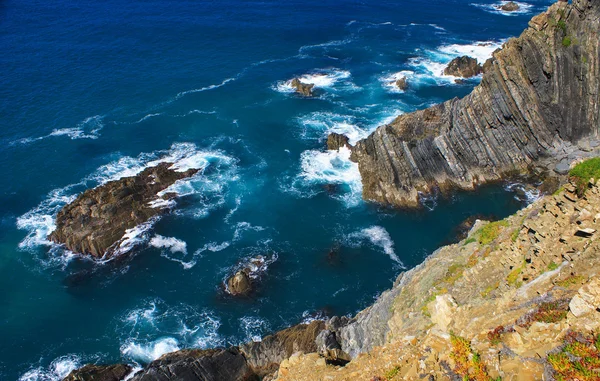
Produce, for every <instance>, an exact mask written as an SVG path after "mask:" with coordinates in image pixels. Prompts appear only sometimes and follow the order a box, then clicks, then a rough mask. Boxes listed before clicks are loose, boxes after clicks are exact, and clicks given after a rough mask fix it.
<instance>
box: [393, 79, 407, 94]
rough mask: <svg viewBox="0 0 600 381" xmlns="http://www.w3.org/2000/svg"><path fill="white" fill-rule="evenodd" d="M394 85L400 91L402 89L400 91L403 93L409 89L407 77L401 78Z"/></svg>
mask: <svg viewBox="0 0 600 381" xmlns="http://www.w3.org/2000/svg"><path fill="white" fill-rule="evenodd" d="M394 85H395V86H396V87H397V88H398V89H400V90H402V91H405V90H406V89H408V82H407V80H406V77H402V78H400V79H397V80H396V81H395V82H394Z"/></svg>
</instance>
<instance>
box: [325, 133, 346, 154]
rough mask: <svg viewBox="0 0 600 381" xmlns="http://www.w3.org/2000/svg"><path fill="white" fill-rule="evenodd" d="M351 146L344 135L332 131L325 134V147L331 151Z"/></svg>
mask: <svg viewBox="0 0 600 381" xmlns="http://www.w3.org/2000/svg"><path fill="white" fill-rule="evenodd" d="M342 147H346V148H352V146H351V145H350V139H348V137H347V136H346V135H342V134H338V133H336V132H332V133H330V134H329V135H328V136H327V149H328V150H332V151H339V150H340V148H342Z"/></svg>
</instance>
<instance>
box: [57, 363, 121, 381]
mask: <svg viewBox="0 0 600 381" xmlns="http://www.w3.org/2000/svg"><path fill="white" fill-rule="evenodd" d="M129 372H131V367H130V366H129V365H126V364H115V365H95V364H88V365H85V366H84V367H83V368H79V369H76V370H74V371H72V372H71V373H69V375H68V376H67V377H65V378H64V379H63V381H120V380H122V379H124V378H125V376H127V375H128V374H129Z"/></svg>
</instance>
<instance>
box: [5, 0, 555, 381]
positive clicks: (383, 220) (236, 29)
mask: <svg viewBox="0 0 600 381" xmlns="http://www.w3.org/2000/svg"><path fill="white" fill-rule="evenodd" d="M472 1H474V2H476V4H471V2H472ZM548 3H549V2H548V1H528V3H527V4H528V6H527V7H526V8H525V9H524V11H523V12H522V13H520V14H517V15H511V16H508V15H504V14H501V13H498V12H494V11H493V10H492V9H493V7H492V6H491V4H493V3H492V2H491V1H489V0H464V1H463V0H461V1H459V0H443V1H442V0H432V1H428V2H423V1H422V0H419V1H417V0H397V1H387V0H377V1H371V0H365V1H339V0H337V1H333V0H319V1H314V0H305V1H302V2H300V1H295V0H293V1H234V0H221V1H158V0H147V1H139V0H135V1H128V2H125V1H123V2H119V1H115V0H103V1H87V2H72V1H66V0H56V1H53V2H47V1H46V2H42V1H31V0H22V1H13V0H5V1H0V50H1V51H2V54H0V67H1V70H0V100H1V101H0V144H1V147H2V149H1V150H0V178H1V179H2V187H1V190H0V223H1V228H0V306H2V308H0V343H2V344H1V345H0V379H2V380H16V379H19V378H22V379H28V380H55V379H59V378H60V377H62V376H64V375H66V373H68V371H69V370H70V369H72V368H73V367H75V366H77V365H81V364H83V363H86V362H90V361H98V362H116V361H126V362H129V363H137V364H144V363H146V362H148V361H150V360H152V359H153V358H155V357H156V356H159V355H160V354H161V353H164V352H165V351H168V350H175V349H177V348H183V347H189V346H200V347H212V346H217V345H229V344H236V343H239V342H242V341H248V340H252V339H253V338H257V337H260V336H261V335H264V334H267V333H269V332H272V331H274V330H277V329H281V328H283V327H286V326H289V325H291V324H296V323H298V322H300V321H303V320H306V319H310V318H314V317H315V316H317V317H318V316H324V315H332V314H353V313H355V312H357V311H358V310H360V309H362V308H364V307H366V306H367V305H369V304H370V303H371V302H372V301H373V299H374V298H375V297H376V296H377V295H378V293H380V292H381V291H383V290H385V289H386V288H389V287H390V285H391V282H392V280H393V279H394V278H395V277H396V276H397V275H398V274H399V273H400V272H401V271H402V269H404V268H410V267H412V266H414V265H416V264H418V263H419V262H421V261H422V260H423V258H424V257H425V256H427V255H428V254H430V253H431V252H432V251H433V250H435V248H436V247H438V246H439V245H441V244H443V243H447V242H449V241H451V240H452V239H453V237H454V227H455V226H456V225H457V224H458V223H459V222H461V221H462V220H464V219H465V218H466V217H468V216H470V215H473V214H486V215H494V216H496V217H498V218H501V217H504V216H506V215H508V214H510V213H512V212H514V211H515V210H517V209H518V208H519V207H521V206H522V205H523V202H522V201H518V200H516V199H515V198H514V196H515V195H514V194H513V193H511V192H508V191H506V190H505V189H504V186H503V185H502V184H500V185H495V186H488V187H485V188H482V189H480V190H478V191H477V192H474V193H460V194H456V195H455V196H453V197H452V198H450V199H442V198H439V199H432V200H429V201H428V203H427V205H426V207H424V208H422V209H421V210H415V211H397V210H390V209H386V208H380V207H378V206H377V205H372V204H368V203H365V202H362V201H361V200H360V178H359V177H358V172H357V169H356V167H355V165H353V164H351V163H350V162H349V161H348V160H347V155H346V153H344V152H341V153H339V154H336V153H333V152H325V151H324V148H323V145H324V138H325V137H326V135H327V133H328V132H330V131H338V132H345V133H348V134H349V135H350V136H351V137H352V138H353V139H354V140H356V139H358V138H360V137H364V136H366V134H368V132H369V131H371V130H372V129H374V128H375V127H376V126H378V125H380V124H382V123H384V122H385V121H386V120H390V119H391V118H393V117H394V116H395V115H398V114H400V113H402V112H408V111H412V110H415V109H419V108H423V107H426V106H428V105H430V104H433V103H437V102H441V101H443V100H447V99H449V98H452V97H455V96H459V97H460V96H464V95H465V94H467V93H468V92H469V91H470V90H471V89H472V87H473V86H474V85H475V84H476V82H477V80H473V81H469V82H468V83H466V84H462V85H457V84H455V83H454V82H453V80H452V79H451V78H444V77H442V76H440V75H439V71H440V70H441V68H443V65H444V63H447V62H448V61H449V60H450V59H451V58H452V57H455V56H457V55H462V54H464V53H465V52H470V53H469V54H475V55H476V56H477V57H478V58H479V59H480V60H484V59H485V58H486V57H487V56H489V54H490V53H491V52H492V51H493V50H494V49H495V48H496V47H497V46H499V44H500V43H501V41H502V40H503V39H506V38H508V37H510V36H514V35H517V34H519V33H520V31H521V30H522V29H523V28H524V27H525V26H526V25H527V21H528V19H529V18H530V17H531V16H532V15H533V14H535V13H536V12H538V11H540V10H542V9H544V7H545V6H546V5H548ZM482 42H485V43H482ZM400 72H404V73H403V74H402V75H407V76H408V79H409V83H410V86H411V87H410V89H409V90H408V91H406V92H404V93H400V92H394V91H392V90H391V89H390V88H389V87H388V86H386V84H387V83H388V82H389V81H391V80H392V78H394V74H395V73H400ZM295 76H305V79H307V80H308V79H311V80H312V81H317V85H318V86H320V89H319V91H320V95H319V96H318V97H317V98H315V99H303V98H300V97H297V96H295V95H294V94H291V93H290V92H289V90H288V88H287V87H286V85H285V82H286V81H288V80H290V79H291V78H293V77H295ZM165 157H168V159H166V158H165ZM153 160H163V161H164V160H170V161H178V162H179V163H180V164H181V165H192V166H196V167H198V166H202V167H204V168H205V169H204V171H203V174H202V175H200V176H197V177H195V178H194V179H192V180H190V181H187V182H184V183H182V184H179V185H178V187H177V190H178V191H179V193H180V194H181V195H182V196H181V197H180V198H179V199H178V200H177V205H176V206H174V207H173V211H172V213H171V214H169V215H168V216H166V217H164V218H162V219H161V220H159V221H158V222H156V223H155V224H154V226H152V227H151V228H150V229H148V230H146V231H145V232H144V233H143V234H141V235H140V237H138V238H139V242H138V245H136V246H135V247H134V249H133V251H132V252H131V253H130V254H129V255H125V256H122V257H121V258H119V259H118V260H113V261H110V262H108V263H104V264H100V265H98V264H94V263H92V262H90V261H88V260H85V259H81V258H78V257H74V256H72V255H69V254H68V253H65V252H64V251H63V250H62V249H60V248H59V247H56V246H52V245H50V244H49V243H48V242H47V241H46V240H45V237H46V235H47V234H48V233H49V232H50V231H51V230H52V217H53V216H54V215H55V213H56V212H57V211H58V210H59V208H60V207H62V206H63V205H65V203H66V202H68V201H69V200H70V199H72V198H73V196H74V195H76V194H77V193H78V192H81V191H83V190H84V189H86V188H88V187H92V186H96V185H98V184H101V183H103V182H106V181H108V180H110V179H115V178H118V177H121V176H125V175H128V174H129V175H130V174H134V173H136V172H137V171H140V170H141V169H142V168H144V166H147V165H151V162H152V161H153ZM328 183H333V184H337V187H335V188H334V189H333V190H332V191H331V189H330V190H327V189H325V187H324V185H325V184H328ZM332 247H338V248H339V250H338V251H339V254H338V255H337V256H335V257H334V258H331V257H328V253H329V252H330V249H331V248H332ZM257 255H263V256H265V257H266V259H267V264H268V268H267V269H266V271H265V272H264V273H263V274H262V282H261V286H260V289H259V291H258V293H257V294H256V295H255V296H254V297H253V298H251V299H249V300H233V299H231V298H228V297H227V296H225V295H224V293H223V291H222V282H223V279H224V278H225V277H226V276H227V274H229V273H230V272H231V271H232V269H233V268H234V267H235V266H236V265H237V264H238V263H239V262H240V261H243V260H248V259H249V258H252V257H255V256H257Z"/></svg>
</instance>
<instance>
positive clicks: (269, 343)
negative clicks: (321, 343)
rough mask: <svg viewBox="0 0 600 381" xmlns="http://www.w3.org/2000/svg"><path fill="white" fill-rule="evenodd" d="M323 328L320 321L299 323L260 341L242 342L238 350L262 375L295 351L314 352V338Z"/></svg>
mask: <svg viewBox="0 0 600 381" xmlns="http://www.w3.org/2000/svg"><path fill="white" fill-rule="evenodd" d="M324 328H325V323H324V322H322V321H313V322H311V323H310V324H299V325H296V326H294V327H291V328H288V329H284V330H283V331H279V332H277V333H275V334H273V335H270V336H267V337H265V338H263V339H262V341H260V342H252V343H247V344H243V345H241V346H240V351H241V352H242V353H243V354H244V356H245V357H246V359H247V361H248V364H250V366H251V367H252V369H253V370H254V372H255V373H256V374H258V375H259V376H261V377H263V376H265V375H267V374H271V373H273V372H275V371H276V370H277V369H278V367H279V363H281V361H283V360H284V359H286V358H288V357H290V356H291V355H292V354H294V353H295V352H304V353H313V352H316V351H317V345H316V343H315V340H316V338H317V336H318V335H319V333H320V332H321V331H322V330H323V329H324Z"/></svg>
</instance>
